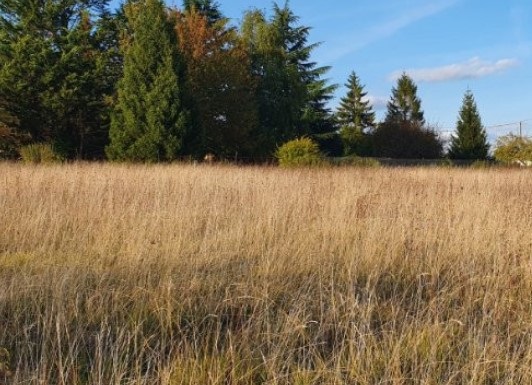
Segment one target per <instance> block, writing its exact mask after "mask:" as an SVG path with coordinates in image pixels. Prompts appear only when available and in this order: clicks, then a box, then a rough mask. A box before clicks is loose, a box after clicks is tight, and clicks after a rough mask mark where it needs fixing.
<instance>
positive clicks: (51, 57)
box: [0, 0, 119, 157]
mask: <svg viewBox="0 0 532 385" xmlns="http://www.w3.org/2000/svg"><path fill="white" fill-rule="evenodd" d="M107 4H108V0H92V1H86V0H42V1H39V2H35V1H33V0H5V1H1V2H0V99H3V100H5V101H6V110H5V115H4V114H0V115H4V116H9V117H11V123H10V122H8V121H5V119H4V118H2V116H0V121H2V123H4V124H5V125H9V126H10V127H11V128H12V129H13V130H16V131H18V132H19V133H23V134H29V135H30V137H31V140H33V141H50V142H52V143H53V144H54V145H55V147H56V149H59V150H61V152H62V155H65V156H69V157H94V156H98V155H101V154H102V153H103V146H104V143H105V141H106V138H107V136H108V135H107V132H106V129H107V126H108V115H109V113H108V112H109V111H108V104H107V103H106V100H107V97H108V96H109V95H111V94H112V93H113V92H114V86H115V82H116V79H117V75H116V74H117V73H118V70H117V67H119V63H118V61H117V60H116V56H117V51H116V46H117V45H116V36H115V34H116V31H113V28H112V25H113V22H112V20H113V16H112V15H110V14H109V12H108V10H107Z"/></svg>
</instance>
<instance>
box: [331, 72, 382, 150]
mask: <svg viewBox="0 0 532 385" xmlns="http://www.w3.org/2000/svg"><path fill="white" fill-rule="evenodd" d="M345 86H346V87H347V89H348V90H347V95H346V96H345V97H343V98H341V99H340V106H339V107H338V111H337V113H336V118H337V122H338V123H339V125H340V135H341V137H342V141H343V143H344V153H345V154H346V155H350V154H357V155H367V153H368V150H369V149H368V145H367V140H365V139H367V138H366V134H367V130H368V129H369V128H371V127H374V125H375V112H373V108H372V107H371V105H370V102H369V101H368V100H366V99H365V97H366V95H367V92H365V91H364V86H363V85H361V84H360V79H359V78H358V76H357V75H356V73H355V72H352V73H351V74H350V75H349V78H348V80H347V84H346V85H345Z"/></svg>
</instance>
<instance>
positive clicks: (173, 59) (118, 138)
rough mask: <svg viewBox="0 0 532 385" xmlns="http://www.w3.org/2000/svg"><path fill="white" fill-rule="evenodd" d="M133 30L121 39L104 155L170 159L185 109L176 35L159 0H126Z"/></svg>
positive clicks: (183, 123)
mask: <svg viewBox="0 0 532 385" xmlns="http://www.w3.org/2000/svg"><path fill="white" fill-rule="evenodd" d="M126 16H127V19H128V23H129V25H130V30H131V32H132V35H131V36H129V38H128V39H127V40H125V41H124V43H123V50H124V70H123V71H124V74H123V77H122V79H121V80H120V82H119V84H118V99H117V102H116V105H115V108H114V111H113V114H112V117H111V118H112V119H111V130H110V139H111V143H110V145H109V146H108V147H107V155H108V157H109V158H110V159H113V160H121V161H122V160H130V161H142V162H156V161H165V160H172V159H175V158H176V157H177V156H178V154H179V152H180V150H181V148H182V144H183V137H184V136H185V133H186V130H187V125H188V119H189V117H188V112H187V111H186V109H185V108H184V107H183V103H182V89H181V85H182V84H183V79H182V77H183V76H182V73H183V69H182V67H183V66H182V63H181V60H180V57H179V54H178V44H177V37H176V36H177V35H176V33H175V31H174V29H173V27H174V26H173V24H172V23H171V21H170V20H169V15H168V12H167V10H166V9H165V6H164V4H163V3H162V1H161V0H142V1H135V2H131V3H129V4H128V6H127V7H126Z"/></svg>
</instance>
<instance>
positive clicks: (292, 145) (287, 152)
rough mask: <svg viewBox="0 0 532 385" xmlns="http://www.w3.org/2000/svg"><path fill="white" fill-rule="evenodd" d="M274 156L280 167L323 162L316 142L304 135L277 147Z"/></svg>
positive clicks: (314, 164) (317, 164)
mask: <svg viewBox="0 0 532 385" xmlns="http://www.w3.org/2000/svg"><path fill="white" fill-rule="evenodd" d="M275 157H276V158H277V160H278V161H279V165H280V166H282V167H295V166H319V165H322V164H323V163H324V158H323V155H322V154H321V152H320V148H319V146H318V144H317V143H316V142H314V141H313V140H312V139H310V138H306V137H304V138H299V139H294V140H291V141H289V142H286V143H285V144H283V145H282V146H281V147H279V148H278V149H277V151H276V153H275Z"/></svg>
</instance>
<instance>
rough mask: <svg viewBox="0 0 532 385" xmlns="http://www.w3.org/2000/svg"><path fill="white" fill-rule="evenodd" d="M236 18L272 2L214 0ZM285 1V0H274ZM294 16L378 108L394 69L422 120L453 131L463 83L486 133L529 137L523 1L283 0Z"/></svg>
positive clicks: (531, 91) (528, 20) (531, 41)
mask: <svg viewBox="0 0 532 385" xmlns="http://www.w3.org/2000/svg"><path fill="white" fill-rule="evenodd" d="M218 3H219V5H220V8H221V10H222V12H223V13H224V14H225V16H227V17H229V18H231V19H232V20H233V23H234V24H239V22H240V20H241V18H242V14H243V12H244V11H245V10H247V9H250V8H258V9H263V10H265V11H266V12H267V13H268V14H269V13H270V11H271V8H272V4H273V1H271V0H256V1H250V0H218ZM278 3H279V4H280V5H283V4H284V0H281V1H279V2H278ZM168 4H169V5H175V6H180V5H181V1H180V0H168ZM289 5H290V7H291V9H292V10H293V11H294V13H295V14H296V15H297V16H299V17H300V23H301V24H303V25H307V26H311V27H312V31H311V34H310V42H322V44H321V46H320V47H319V48H317V49H316V50H315V51H314V54H313V60H315V61H317V62H318V64H319V65H328V66H332V69H331V71H330V72H329V73H328V76H327V77H328V78H330V80H331V82H332V83H337V84H339V85H340V87H339V88H338V90H337V92H336V99H335V102H333V103H332V105H331V107H335V106H336V104H337V101H338V98H339V97H341V96H343V95H344V94H345V92H346V90H345V88H344V87H343V84H344V83H345V82H346V80H347V77H348V75H349V73H350V72H351V71H355V72H356V73H357V74H358V75H359V77H360V78H361V80H362V83H363V84H365V85H366V90H367V91H368V94H369V95H370V98H371V100H372V101H374V106H375V109H376V110H377V114H378V116H379V117H382V115H383V114H384V112H385V110H384V109H385V103H386V101H387V100H388V98H389V95H390V92H391V88H392V87H393V86H394V84H395V79H396V76H397V74H400V73H401V72H402V71H406V72H407V73H408V74H409V75H410V76H411V77H413V78H414V80H415V81H416V83H417V85H418V95H419V96H420V98H421V100H422V108H423V109H424V111H425V118H426V120H427V122H428V123H430V124H431V125H433V126H435V127H437V128H438V129H439V130H442V131H445V130H453V129H454V127H455V124H456V119H457V116H458V111H459V109H460V106H461V104H462V97H463V95H464V92H465V91H466V90H467V89H468V88H469V89H471V90H472V91H473V94H474V96H475V99H476V101H477V105H478V108H479V112H480V114H481V116H482V121H483V123H484V125H485V126H486V127H487V129H488V133H489V136H490V138H491V139H492V140H493V139H494V138H495V137H496V136H498V135H503V134H505V133H508V132H509V131H513V132H514V133H516V132H517V130H518V126H519V125H518V124H511V125H508V126H502V127H492V126H499V125H502V124H506V123H514V122H519V121H524V122H523V124H522V127H523V130H524V131H525V133H526V134H527V135H531V136H532V120H530V121H527V120H529V119H532V1H530V0H387V1H386V0H381V1H376V0H335V1H329V2H323V1H309V0H291V1H290V2H289Z"/></svg>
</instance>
